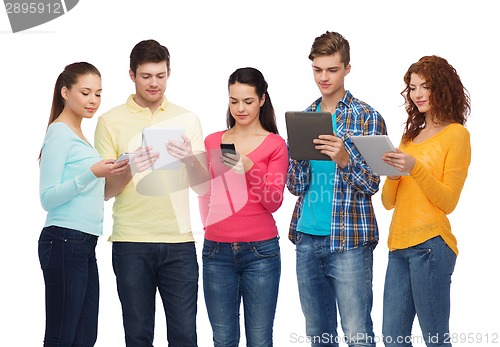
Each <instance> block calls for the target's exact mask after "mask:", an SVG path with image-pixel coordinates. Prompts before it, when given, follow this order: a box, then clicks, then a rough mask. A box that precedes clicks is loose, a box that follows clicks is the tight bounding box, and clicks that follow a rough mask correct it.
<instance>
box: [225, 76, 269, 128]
mask: <svg viewBox="0 0 500 347" xmlns="http://www.w3.org/2000/svg"><path fill="white" fill-rule="evenodd" d="M264 101H265V97H262V99H259V96H258V95H257V92H256V90H255V87H254V86H250V85H248V84H242V83H238V82H236V83H234V84H231V85H230V86H229V111H230V112H231V115H232V116H233V118H234V120H235V122H236V124H239V125H249V124H253V123H254V122H260V121H259V114H260V107H261V106H262V105H263V104H264Z"/></svg>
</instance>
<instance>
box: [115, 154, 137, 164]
mask: <svg viewBox="0 0 500 347" xmlns="http://www.w3.org/2000/svg"><path fill="white" fill-rule="evenodd" d="M133 157H134V153H122V154H120V156H119V157H118V158H117V159H116V160H115V164H116V163H119V162H121V161H124V160H128V161H130V160H131V159H132V158H133Z"/></svg>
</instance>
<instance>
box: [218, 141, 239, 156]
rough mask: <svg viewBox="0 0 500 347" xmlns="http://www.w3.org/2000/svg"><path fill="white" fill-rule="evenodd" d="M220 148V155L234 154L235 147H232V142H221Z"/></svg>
mask: <svg viewBox="0 0 500 347" xmlns="http://www.w3.org/2000/svg"><path fill="white" fill-rule="evenodd" d="M220 150H221V151H222V155H224V154H226V153H231V154H236V148H234V143H221V144H220Z"/></svg>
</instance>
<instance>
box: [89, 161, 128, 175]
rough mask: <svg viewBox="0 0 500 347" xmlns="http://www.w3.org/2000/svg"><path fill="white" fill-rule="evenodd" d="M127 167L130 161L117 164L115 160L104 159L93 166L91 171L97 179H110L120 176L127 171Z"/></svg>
mask: <svg viewBox="0 0 500 347" xmlns="http://www.w3.org/2000/svg"><path fill="white" fill-rule="evenodd" d="M127 167H128V160H122V161H120V162H118V163H115V161H114V160H113V159H104V160H101V161H98V162H97V163H95V164H94V165H92V167H91V168H90V170H91V171H92V173H93V174H94V175H95V176H96V177H110V176H116V175H120V174H121V173H123V172H124V171H125V170H127Z"/></svg>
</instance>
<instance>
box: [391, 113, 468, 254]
mask: <svg viewBox="0 0 500 347" xmlns="http://www.w3.org/2000/svg"><path fill="white" fill-rule="evenodd" d="M399 149H400V150H401V151H403V152H405V153H408V154H410V155H412V156H413V157H415V158H416V159H417V161H416V163H415V166H414V167H413V169H412V170H411V172H410V176H401V178H400V179H399V180H391V179H388V178H386V180H385V182H384V186H383V188H382V204H383V205H384V207H385V208H386V209H388V210H390V209H393V208H394V213H393V215H392V221H391V226H390V229H389V238H388V246H389V249H390V250H391V251H392V250H396V249H403V248H408V247H412V246H415V245H418V244H420V243H422V242H425V241H427V240H429V239H431V238H433V237H435V236H441V237H442V238H443V240H444V241H445V242H446V244H447V245H448V246H449V247H450V248H451V249H452V250H453V251H454V252H455V254H457V255H458V248H457V240H456V238H455V236H453V234H452V232H451V226H450V222H449V220H448V218H447V216H446V215H447V214H449V213H451V212H452V211H453V210H454V209H455V207H456V206H457V203H458V200H459V197H460V193H461V191H462V188H463V186H464V183H465V179H466V177H467V171H468V168H469V164H470V159H471V146H470V135H469V132H468V130H467V129H466V128H465V127H464V126H462V125H461V124H458V123H454V124H450V125H449V126H447V127H446V128H445V129H443V130H442V131H441V132H439V133H438V134H436V135H434V136H433V137H431V138H429V139H427V140H425V141H424V142H422V143H418V144H415V143H413V142H408V143H406V144H403V143H401V145H400V147H399Z"/></svg>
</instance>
